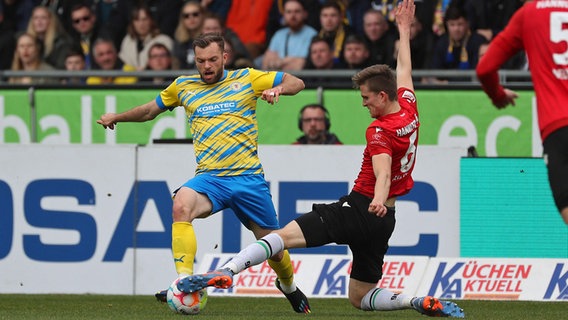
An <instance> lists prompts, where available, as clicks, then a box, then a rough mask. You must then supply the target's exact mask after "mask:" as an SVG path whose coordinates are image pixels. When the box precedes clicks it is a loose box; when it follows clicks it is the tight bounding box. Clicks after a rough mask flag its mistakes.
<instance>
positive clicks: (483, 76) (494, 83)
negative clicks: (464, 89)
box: [476, 7, 525, 104]
mask: <svg viewBox="0 0 568 320" xmlns="http://www.w3.org/2000/svg"><path fill="white" fill-rule="evenodd" d="M524 12H525V10H523V7H521V8H520V9H519V10H517V12H516V13H515V14H514V15H513V17H511V20H510V21H509V23H508V24H507V26H506V27H505V29H504V30H503V31H502V32H500V33H499V34H497V36H496V37H495V38H494V39H493V40H492V41H491V44H490V45H489V48H488V49H487V52H486V53H485V55H484V56H483V57H482V58H481V60H480V61H479V63H478V65H477V68H476V73H477V77H478V79H479V82H480V83H481V86H482V88H483V91H485V93H487V95H488V96H489V97H490V98H491V100H492V101H493V103H494V104H496V102H498V101H501V100H503V99H504V98H505V91H504V88H503V86H502V85H501V84H500V82H499V74H498V71H499V68H500V67H501V65H503V64H504V63H505V62H506V61H507V60H509V59H510V58H511V57H512V56H514V55H515V54H516V53H517V52H519V51H520V50H522V49H523V39H522V36H521V35H522V30H521V28H522V25H523V19H524V16H525V15H524Z"/></svg>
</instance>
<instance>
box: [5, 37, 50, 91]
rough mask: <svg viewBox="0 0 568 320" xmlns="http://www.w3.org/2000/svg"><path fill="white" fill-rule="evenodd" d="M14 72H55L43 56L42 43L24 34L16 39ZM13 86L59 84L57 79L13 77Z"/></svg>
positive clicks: (11, 79) (13, 60)
mask: <svg viewBox="0 0 568 320" xmlns="http://www.w3.org/2000/svg"><path fill="white" fill-rule="evenodd" d="M11 70H12V71H39V70H55V69H54V68H53V67H52V66H51V65H49V64H48V63H46V62H45V61H44V60H43V58H42V56H41V42H39V41H38V40H37V39H36V38H35V37H34V36H33V35H31V34H29V33H22V34H20V35H19V36H18V38H17V39H16V50H15V51H14V57H13V59H12V68H11ZM8 82H9V83H12V84H48V83H57V82H58V80H57V79H56V78H55V77H53V78H52V77H11V78H10V79H9V80H8Z"/></svg>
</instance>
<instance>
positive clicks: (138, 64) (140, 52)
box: [118, 6, 174, 70]
mask: <svg viewBox="0 0 568 320" xmlns="http://www.w3.org/2000/svg"><path fill="white" fill-rule="evenodd" d="M130 18H131V20H130V23H129V25H128V30H127V35H126V36H125V37H124V39H123V40H122V43H121V45H120V52H119V54H118V55H119V57H120V59H121V60H122V61H124V63H126V64H128V65H131V66H133V67H135V68H136V69H137V70H143V69H144V68H146V65H147V64H148V49H150V46H152V44H154V43H158V42H159V43H162V44H163V45H165V46H166V47H167V48H168V49H169V50H172V49H173V45H174V43H173V40H172V38H170V37H168V36H167V35H165V34H162V33H160V30H159V29H158V27H157V26H156V23H155V22H154V18H152V15H151V13H150V9H149V8H148V7H146V6H139V7H135V8H134V9H133V10H132V11H131V15H130Z"/></svg>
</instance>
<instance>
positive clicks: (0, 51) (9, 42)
mask: <svg viewBox="0 0 568 320" xmlns="http://www.w3.org/2000/svg"><path fill="white" fill-rule="evenodd" d="M4 14H5V11H4V6H3V2H2V1H0V70H7V69H10V67H11V62H12V58H13V57H14V50H15V48H16V41H15V39H14V30H13V29H12V27H11V26H10V25H9V23H7V22H6V19H5V16H4ZM0 80H2V79H0Z"/></svg>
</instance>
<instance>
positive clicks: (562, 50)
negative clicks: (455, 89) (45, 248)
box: [476, 0, 568, 225]
mask: <svg viewBox="0 0 568 320" xmlns="http://www.w3.org/2000/svg"><path fill="white" fill-rule="evenodd" d="M520 50H525V51H526V54H527V57H528V60H529V63H530V71H531V76H532V81H533V84H534V91H535V94H536V103H537V114H538V124H539V127H540V135H541V138H542V144H543V149H544V159H545V162H546V165H547V168H548V179H549V182H550V187H551V189H552V194H553V196H554V201H555V203H556V206H557V208H558V211H560V214H561V215H562V219H564V222H565V223H566V224H567V225H568V1H548V0H542V1H531V2H527V3H525V4H524V5H523V6H522V7H521V8H520V9H519V10H517V12H515V14H514V15H513V17H511V20H510V21H509V23H508V25H507V26H506V27H505V29H504V30H503V31H502V32H501V33H499V34H498V35H497V36H496V37H495V38H494V39H493V40H492V41H491V44H490V45H489V48H488V50H487V53H486V54H485V55H484V56H483V58H482V59H481V61H479V64H478V65H477V69H476V70H477V76H478V78H479V81H480V82H481V85H482V87H483V90H484V91H485V92H486V93H487V95H488V96H489V97H490V98H491V101H492V102H493V104H494V105H495V106H496V107H497V108H499V109H501V108H505V107H506V106H508V105H509V104H511V105H515V99H516V98H517V93H515V92H514V91H512V90H509V89H505V88H503V86H502V85H501V84H500V83H499V76H498V69H499V67H500V66H501V65H502V64H503V63H505V62H506V61H507V60H508V59H509V58H511V57H512V56H513V55H515V53H517V52H519V51H520Z"/></svg>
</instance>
